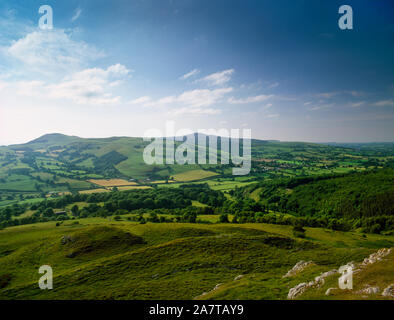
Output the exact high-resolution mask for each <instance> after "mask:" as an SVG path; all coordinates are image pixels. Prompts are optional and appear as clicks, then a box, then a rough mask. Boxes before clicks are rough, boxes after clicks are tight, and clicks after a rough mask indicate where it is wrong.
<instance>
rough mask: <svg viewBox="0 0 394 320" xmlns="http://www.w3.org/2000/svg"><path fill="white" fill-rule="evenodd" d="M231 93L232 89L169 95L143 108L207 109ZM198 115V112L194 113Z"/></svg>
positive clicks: (190, 91)
mask: <svg viewBox="0 0 394 320" xmlns="http://www.w3.org/2000/svg"><path fill="white" fill-rule="evenodd" d="M231 91H233V88H231V87H228V88H220V89H214V90H210V89H195V90H189V91H185V92H183V93H181V94H180V95H171V96H166V97H163V98H160V99H158V100H156V101H150V102H147V103H145V106H155V107H166V106H170V107H172V106H173V107H181V108H183V107H189V108H207V107H210V106H212V105H214V104H215V103H217V102H219V101H221V100H222V99H223V97H224V96H225V95H226V94H228V93H230V92H231ZM196 113H198V112H196Z"/></svg>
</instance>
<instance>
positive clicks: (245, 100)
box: [228, 94, 273, 104]
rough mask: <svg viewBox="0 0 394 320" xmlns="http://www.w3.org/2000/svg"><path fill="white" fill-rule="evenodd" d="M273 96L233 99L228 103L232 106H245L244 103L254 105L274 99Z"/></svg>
mask: <svg viewBox="0 0 394 320" xmlns="http://www.w3.org/2000/svg"><path fill="white" fill-rule="evenodd" d="M272 97H273V95H264V94H262V95H259V96H254V97H248V98H245V99H235V98H233V97H231V98H229V99H228V102H229V103H231V104H243V103H253V102H261V101H265V100H268V99H270V98H272Z"/></svg>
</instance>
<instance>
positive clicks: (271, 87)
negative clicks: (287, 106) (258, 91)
mask: <svg viewBox="0 0 394 320" xmlns="http://www.w3.org/2000/svg"><path fill="white" fill-rule="evenodd" d="M278 86H279V82H273V83H271V84H270V85H269V86H268V87H267V88H268V89H273V88H276V87H278Z"/></svg>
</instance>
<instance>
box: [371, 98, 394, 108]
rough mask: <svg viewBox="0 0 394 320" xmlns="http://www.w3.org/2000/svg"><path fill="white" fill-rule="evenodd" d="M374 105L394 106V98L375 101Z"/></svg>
mask: <svg viewBox="0 0 394 320" xmlns="http://www.w3.org/2000/svg"><path fill="white" fill-rule="evenodd" d="M374 106H377V107H393V106H394V100H393V99H389V100H381V101H377V102H375V103H374Z"/></svg>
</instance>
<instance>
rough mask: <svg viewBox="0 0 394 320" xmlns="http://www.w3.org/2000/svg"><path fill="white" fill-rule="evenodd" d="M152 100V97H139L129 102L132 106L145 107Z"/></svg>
mask: <svg viewBox="0 0 394 320" xmlns="http://www.w3.org/2000/svg"><path fill="white" fill-rule="evenodd" d="M151 100H152V98H151V97H149V96H143V97H139V98H137V99H134V100H131V101H129V103H130V104H140V105H144V104H146V103H148V102H150V101H151Z"/></svg>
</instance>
